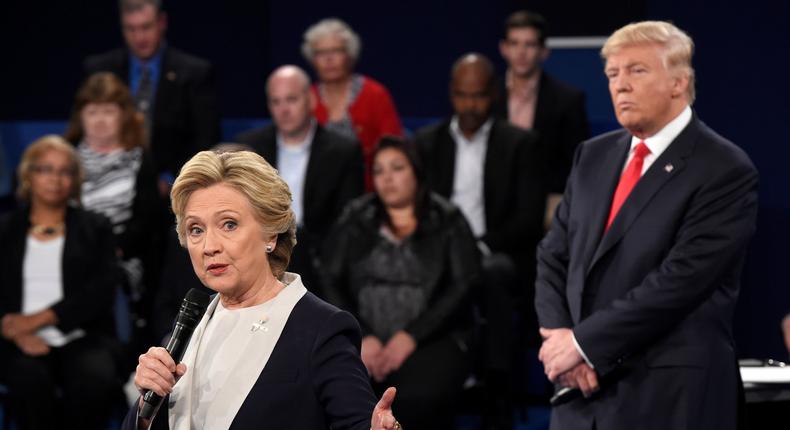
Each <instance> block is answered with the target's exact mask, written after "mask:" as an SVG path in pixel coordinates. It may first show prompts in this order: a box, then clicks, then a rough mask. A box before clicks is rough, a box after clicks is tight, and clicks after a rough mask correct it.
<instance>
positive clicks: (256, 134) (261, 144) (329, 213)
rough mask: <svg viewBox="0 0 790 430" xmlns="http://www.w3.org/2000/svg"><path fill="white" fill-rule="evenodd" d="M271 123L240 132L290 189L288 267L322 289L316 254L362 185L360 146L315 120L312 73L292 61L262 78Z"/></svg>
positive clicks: (358, 194)
mask: <svg viewBox="0 0 790 430" xmlns="http://www.w3.org/2000/svg"><path fill="white" fill-rule="evenodd" d="M266 94H267V101H268V105H269V112H270V113H271V115H272V120H273V124H272V125H270V126H268V127H264V128H262V129H258V130H251V131H247V132H245V133H242V134H241V135H239V136H238V137H237V138H236V140H237V141H238V142H241V143H245V144H248V145H249V146H251V147H252V148H253V150H255V151H256V152H257V153H258V154H260V155H262V156H263V158H265V159H266V161H268V162H269V164H271V165H272V166H274V167H275V168H277V169H278V170H279V173H280V176H282V177H283V179H284V180H285V182H286V183H287V184H288V188H290V189H291V194H292V195H293V210H294V213H295V214H296V225H297V230H296V237H297V243H298V245H297V246H296V247H295V248H294V252H293V254H292V257H291V264H290V266H289V269H290V270H292V271H294V272H298V273H300V274H301V275H302V278H303V279H304V280H305V285H308V286H309V287H310V288H311V290H313V292H314V293H318V294H319V295H321V288H320V282H319V281H320V279H319V277H318V276H316V267H315V259H316V258H317V256H318V251H319V250H320V247H321V243H322V241H323V239H324V236H325V235H326V234H327V231H328V230H329V228H330V227H331V226H332V223H334V222H335V221H336V220H337V218H338V217H339V216H340V213H341V211H342V210H343V207H344V206H345V205H346V203H348V202H349V201H350V200H352V199H353V198H355V197H358V196H360V195H361V194H362V192H363V190H364V182H363V170H362V169H363V164H362V152H361V151H360V149H359V145H358V144H357V143H356V142H355V141H354V140H351V139H350V138H348V137H346V136H343V135H341V134H338V133H335V132H333V131H331V130H328V129H326V128H324V127H322V126H321V125H319V124H317V123H316V121H315V119H314V118H313V115H312V111H313V109H314V108H315V105H316V98H315V95H314V94H313V93H312V92H311V91H310V78H309V77H308V76H307V74H306V73H305V72H304V71H303V70H302V69H300V68H298V67H296V66H283V67H280V68H278V69H276V70H275V71H274V72H272V74H271V76H270V77H269V79H268V81H267V84H266Z"/></svg>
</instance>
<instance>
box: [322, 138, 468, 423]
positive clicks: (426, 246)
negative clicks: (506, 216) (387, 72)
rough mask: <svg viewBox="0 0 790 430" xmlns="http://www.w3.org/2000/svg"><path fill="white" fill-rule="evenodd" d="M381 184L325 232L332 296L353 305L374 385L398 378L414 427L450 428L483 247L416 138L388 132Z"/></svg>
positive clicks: (378, 173) (463, 373)
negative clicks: (437, 186) (438, 185)
mask: <svg viewBox="0 0 790 430" xmlns="http://www.w3.org/2000/svg"><path fill="white" fill-rule="evenodd" d="M373 157H374V158H373V183H374V186H375V193H372V194H369V195H367V196H363V197H360V198H358V199H357V200H354V201H352V202H351V203H349V205H348V206H347V207H346V211H345V213H344V215H343V216H342V217H341V218H340V220H339V221H338V223H337V225H336V226H335V229H334V231H333V232H332V233H331V234H330V236H329V238H328V240H327V241H326V244H327V247H326V249H325V250H324V253H323V259H322V262H323V264H322V268H323V270H324V273H325V275H326V276H327V280H326V281H327V284H326V294H327V299H328V300H329V301H330V302H332V303H334V304H335V305H337V306H338V307H340V308H343V309H346V310H348V311H350V312H351V313H352V314H354V315H355V316H356V317H357V319H358V320H359V322H360V325H361V326H362V331H363V336H364V338H363V340H362V361H363V362H364V363H365V366H366V367H367V369H368V372H369V374H370V375H371V376H372V378H373V380H374V388H376V389H378V390H379V391H380V389H381V388H383V387H386V386H389V385H394V386H397V387H398V402H397V403H396V404H395V408H394V410H395V412H396V414H397V416H398V419H399V420H400V421H401V422H402V423H403V427H404V428H406V429H410V430H413V429H423V428H425V429H443V428H452V422H453V421H452V419H453V405H454V404H455V403H456V400H457V398H458V395H459V393H460V392H461V389H462V385H463V382H464V380H465V379H466V377H467V376H468V374H469V372H470V367H471V363H470V354H469V348H470V337H471V329H472V324H471V310H470V307H469V301H468V296H469V293H470V290H471V289H472V288H473V287H474V286H475V285H477V282H478V276H479V275H478V273H479V254H478V249H477V246H476V245H475V239H474V236H473V235H472V232H471V230H470V229H469V226H468V225H467V222H466V220H465V219H464V217H463V215H462V214H461V212H460V211H459V210H458V209H457V208H456V207H454V206H453V205H452V204H451V203H450V202H448V201H446V200H444V199H443V198H441V197H440V196H438V195H437V194H433V193H430V192H428V191H427V190H426V188H425V182H424V176H423V172H422V171H421V167H420V165H419V163H418V161H417V158H416V152H415V148H414V146H413V144H412V143H411V142H409V141H405V140H402V139H400V138H394V137H385V138H383V139H382V140H381V142H380V143H379V145H378V147H377V148H376V150H375V152H374V156H373Z"/></svg>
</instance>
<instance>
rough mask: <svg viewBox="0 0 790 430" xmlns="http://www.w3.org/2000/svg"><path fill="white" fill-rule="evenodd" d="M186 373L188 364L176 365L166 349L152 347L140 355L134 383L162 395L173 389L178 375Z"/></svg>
mask: <svg viewBox="0 0 790 430" xmlns="http://www.w3.org/2000/svg"><path fill="white" fill-rule="evenodd" d="M184 373H186V365H184V364H183V363H180V364H178V366H176V364H175V362H174V361H173V358H172V357H171V356H170V354H169V353H168V352H167V350H166V349H164V348H161V347H151V348H150V349H149V350H148V352H146V353H145V354H142V355H140V358H139V359H138V364H137V373H136V374H135V377H134V383H135V385H136V386H137V388H138V390H140V391H141V392H142V391H144V390H151V391H153V392H155V393H156V394H158V395H160V396H165V395H167V394H169V393H170V392H171V391H173V386H174V385H175V384H176V381H177V379H176V378H177V377H181V376H182V375H183V374H184Z"/></svg>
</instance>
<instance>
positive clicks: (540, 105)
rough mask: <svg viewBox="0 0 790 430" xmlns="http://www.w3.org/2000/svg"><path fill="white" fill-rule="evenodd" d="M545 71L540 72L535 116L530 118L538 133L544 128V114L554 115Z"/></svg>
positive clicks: (533, 127)
mask: <svg viewBox="0 0 790 430" xmlns="http://www.w3.org/2000/svg"><path fill="white" fill-rule="evenodd" d="M547 79H548V78H547V77H546V73H541V74H540V81H539V82H538V94H537V100H536V101H535V117H534V118H533V120H532V129H533V130H534V131H537V132H538V133H539V132H540V130H545V129H546V126H547V124H546V116H547V115H554V106H552V101H553V99H552V98H551V95H550V94H549V92H550V91H549V90H548V89H547V87H548V81H547ZM548 143H549V144H554V143H555V142H548Z"/></svg>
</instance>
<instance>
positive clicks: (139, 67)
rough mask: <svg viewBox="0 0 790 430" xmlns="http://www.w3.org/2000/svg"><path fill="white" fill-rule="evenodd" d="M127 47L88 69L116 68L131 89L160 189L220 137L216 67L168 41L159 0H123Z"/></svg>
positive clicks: (88, 63) (94, 58)
mask: <svg viewBox="0 0 790 430" xmlns="http://www.w3.org/2000/svg"><path fill="white" fill-rule="evenodd" d="M118 4H119V9H120V14H121V30H122V32H123V37H124V39H125V40H126V48H122V49H116V50H113V51H110V52H107V53H104V54H100V55H96V56H91V57H88V58H87V59H86V60H85V62H84V68H85V71H86V72H87V73H88V74H92V73H95V72H99V71H106V72H112V73H114V74H116V75H117V76H119V77H121V79H122V80H123V81H124V82H126V83H127V84H128V86H129V88H130V89H131V92H132V94H133V95H134V99H135V102H136V106H137V108H138V109H139V110H140V111H141V112H143V114H144V115H145V124H146V129H147V131H148V135H149V137H150V149H151V154H152V156H153V159H154V162H155V163H156V171H157V173H158V174H160V179H161V180H160V191H161V192H162V194H163V195H164V196H166V195H167V189H168V188H169V183H172V178H173V176H174V175H175V174H177V173H178V170H179V169H180V168H181V165H182V164H184V162H186V161H187V160H188V159H189V158H190V157H192V155H194V154H195V153H196V152H198V151H200V150H202V149H207V148H209V147H211V146H212V145H214V144H216V143H217V142H218V141H219V112H218V107H217V100H216V94H215V88H214V71H213V68H212V66H211V64H209V63H208V62H207V61H206V60H203V59H200V58H197V57H194V56H192V55H189V54H186V53H184V52H182V51H180V50H178V49H176V48H173V47H172V46H170V45H169V44H168V43H166V41H165V31H166V30H167V14H166V13H165V12H164V11H163V10H162V7H161V1H160V0H120V1H119V3H118Z"/></svg>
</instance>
